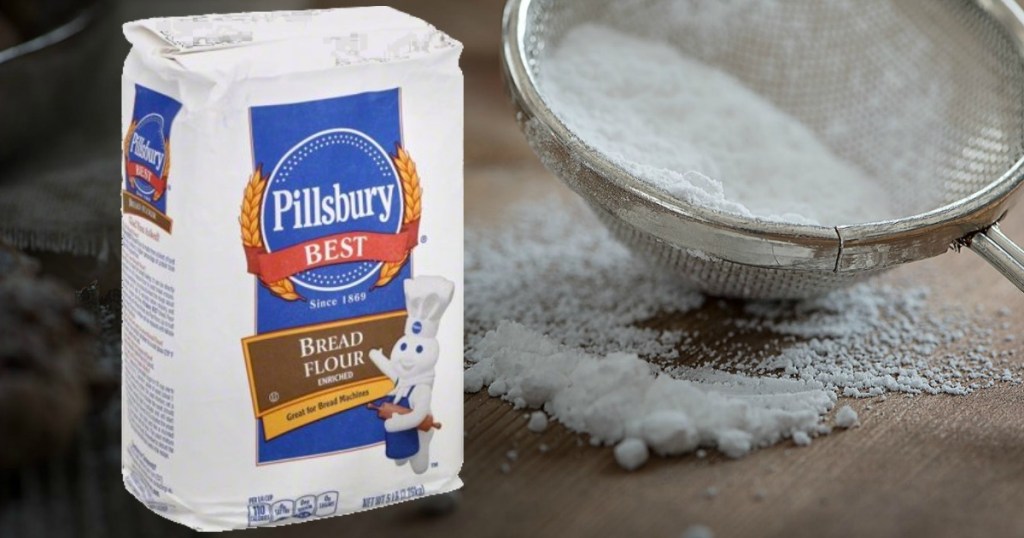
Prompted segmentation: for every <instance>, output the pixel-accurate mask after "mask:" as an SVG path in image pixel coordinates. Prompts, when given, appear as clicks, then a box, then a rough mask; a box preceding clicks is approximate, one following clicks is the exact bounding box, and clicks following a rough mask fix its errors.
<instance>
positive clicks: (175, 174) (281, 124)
mask: <svg viewBox="0 0 1024 538" xmlns="http://www.w3.org/2000/svg"><path fill="white" fill-rule="evenodd" d="M124 30H125V35H126V36H127V38H128V40H129V41H131V43H132V44H133V46H134V47H133V49H132V51H131V53H130V55H129V56H128V60H127V62H126V63H125V68H124V82H123V101H122V117H123V128H124V133H125V137H124V153H123V164H124V166H123V173H124V177H123V181H122V189H123V190H122V202H123V204H122V210H123V216H122V230H123V250H124V266H123V274H124V277H123V278H124V283H123V284H124V326H123V358H124V370H123V374H124V391H123V397H124V410H123V416H122V420H123V425H124V428H123V430H124V433H123V443H122V445H123V446H122V458H123V463H122V465H123V472H124V480H125V485H126V487H127V488H128V490H129V491H130V492H131V493H132V494H134V495H135V496H136V497H137V498H138V499H139V500H140V501H141V502H143V503H145V504H146V505H147V506H148V507H149V508H151V509H152V510H154V511H156V512H157V513H159V514H161V515H163V516H165V517H167V518H168V519H171V520H174V521H177V522H180V523H183V524H186V525H188V526H190V527H194V528H197V529H202V530H222V529H233V528H240V527H255V526H265V525H276V524H286V523H293V522H297V521H302V520H305V519H312V518H318V517H326V516H332V515H338V514H346V513H350V512H356V511H360V510H365V509H369V508H376V507H380V506H384V505H387V504H392V503H396V502H401V501H405V500H409V499H413V498H416V497H421V496H424V495H431V494H436V493H442V492H447V491H451V490H454V489H457V488H459V487H460V486H461V484H462V483H461V481H460V480H459V477H458V472H459V468H460V467H461V465H462V442H463V434H462V432H463V427H462V398H463V396H462V346H463V343H462V342H463V340H462V316H463V309H462V271H463V260H462V248H463V243H462V241H463V223H462V215H463V209H462V198H463V191H462V136H463V135H462V132H463V126H462V110H463V105H462V99H463V96H462V75H461V72H460V71H459V67H458V58H459V54H460V52H461V49H462V47H461V45H460V44H459V43H457V42H455V41H453V40H452V39H450V38H449V37H447V36H446V35H444V34H443V33H441V32H439V31H437V30H436V29H435V28H433V27H431V26H429V25H428V24H426V23H425V22H423V21H421V20H419V19H416V18H413V17H410V16H408V15H405V14H402V13H400V12H397V11H394V10H392V9H388V8H359V9H345V10H326V11H309V12H280V13H248V14H238V15H217V16H203V17H185V18H174V19H153V20H146V21H139V22H133V23H129V24H127V25H125V28H124Z"/></svg>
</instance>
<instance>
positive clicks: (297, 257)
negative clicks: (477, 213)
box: [245, 221, 420, 282]
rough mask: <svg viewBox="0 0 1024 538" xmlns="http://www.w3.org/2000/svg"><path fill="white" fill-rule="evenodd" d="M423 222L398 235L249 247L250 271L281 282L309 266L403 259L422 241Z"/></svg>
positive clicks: (360, 235) (353, 235)
mask: <svg viewBox="0 0 1024 538" xmlns="http://www.w3.org/2000/svg"><path fill="white" fill-rule="evenodd" d="M419 228H420V223H419V221H415V222H412V223H409V224H408V225H406V226H403V227H402V230H401V231H400V232H398V233H397V234H382V233H371V232H348V233H343V234H337V235H329V236H326V237H321V238H318V239H314V240H312V241H306V242H305V243H299V244H298V245H292V246H290V247H287V248H283V249H281V250H278V251H276V252H267V251H266V250H264V249H263V248H246V249H245V257H246V262H247V263H248V266H249V267H248V270H249V272H250V273H252V274H254V275H256V276H258V277H260V279H261V280H263V281H264V282H277V281H279V280H283V279H285V278H288V277H290V276H292V275H294V274H296V273H301V272H303V271H307V270H309V269H315V268H317V267H324V266H327V265H335V264H339V263H351V262H365V261H378V262H400V261H402V259H404V258H405V256H406V255H407V254H408V253H409V251H411V250H412V249H413V247H415V246H416V244H417V243H419V234H420V232H419Z"/></svg>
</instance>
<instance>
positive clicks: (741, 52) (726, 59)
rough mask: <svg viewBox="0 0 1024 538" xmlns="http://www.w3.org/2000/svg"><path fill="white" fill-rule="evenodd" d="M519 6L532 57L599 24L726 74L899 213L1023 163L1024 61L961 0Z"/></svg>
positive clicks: (548, 2) (989, 21)
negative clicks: (526, 16) (874, 187)
mask: <svg viewBox="0 0 1024 538" xmlns="http://www.w3.org/2000/svg"><path fill="white" fill-rule="evenodd" d="M530 11H531V13H530V16H532V17H536V19H535V20H534V22H533V23H532V24H530V25H528V28H530V31H531V35H530V37H529V38H528V41H527V43H529V44H530V45H531V46H532V50H531V51H529V53H530V55H531V57H532V58H534V59H537V60H539V61H543V55H544V54H545V50H549V49H551V48H552V47H553V46H557V43H558V38H559V37H560V36H562V35H564V34H565V31H566V30H567V29H568V28H570V27H572V26H574V25H577V24H580V23H582V22H600V23H603V24H607V25H610V26H613V27H616V28H618V29H620V30H624V31H627V32H630V33H634V34H637V35H643V36H648V37H653V38H660V39H664V40H666V41H668V42H670V43H672V44H673V45H675V46H676V47H677V48H679V49H680V50H681V51H682V52H684V53H685V54H686V55H688V56H691V57H694V58H697V59H699V60H701V61H702V62H704V63H706V64H707V65H710V66H713V67H716V68H719V69H722V70H724V71H726V72H728V73H730V74H731V75H733V76H735V77H737V78H738V79H739V80H741V81H743V83H744V84H745V85H747V86H748V87H749V88H751V89H753V90H755V91H756V92H758V93H759V94H761V95H762V96H764V97H766V98H768V99H769V100H770V101H772V102H773V103H774V104H775V105H776V106H778V107H779V108H781V109H783V110H785V111H786V112H788V113H789V114H791V115H793V116H795V117H796V118H798V119H800V120H801V121H803V122H804V123H805V124H806V125H808V126H810V127H811V128H812V129H813V130H814V131H815V132H816V133H817V134H818V135H819V137H820V138H821V139H822V140H824V141H825V142H826V143H827V144H828V145H829V146H830V147H831V148H832V149H833V150H834V151H835V152H836V154H838V155H840V156H842V157H843V158H845V159H846V160H848V161H850V162H852V163H854V164H856V165H859V166H860V167H861V168H862V169H864V170H865V171H867V172H868V173H869V174H871V175H872V176H874V177H876V178H878V179H879V180H880V181H883V182H884V183H885V184H886V185H887V186H888V188H889V189H891V193H892V195H893V196H894V197H895V199H896V200H897V202H898V204H899V207H900V208H901V209H903V210H904V211H905V212H906V214H907V215H910V214H913V213H919V212H922V211H927V210H930V209H933V208H935V207H938V206H941V205H943V204H946V203H950V202H954V201H956V200H959V199H961V198H963V197H965V196H967V195H969V194H971V193H973V192H975V191H977V190H979V189H980V188H982V187H983V186H985V185H987V184H989V183H991V182H992V181H994V180H996V179H998V178H999V177H1000V176H1001V175H1002V174H1004V173H1005V172H1006V171H1007V170H1008V169H1009V168H1010V167H1011V166H1012V165H1013V164H1014V163H1015V162H1016V161H1017V160H1019V159H1020V158H1021V157H1022V156H1024V63H1022V60H1021V56H1020V54H1019V53H1018V51H1017V49H1016V47H1015V45H1014V43H1013V41H1012V40H1011V39H1010V38H1009V36H1008V35H1007V34H1006V32H1005V30H1004V29H1003V27H1002V26H1001V25H1000V24H999V23H998V22H997V21H995V20H994V19H993V18H992V17H990V16H989V15H988V14H987V13H985V12H984V11H983V10H982V9H980V8H979V7H978V6H977V5H976V4H974V3H973V2H970V1H965V0H881V1H877V0H876V1H868V2H865V1H860V0H834V1H829V2H821V1H819V0H786V1H783V0H774V1H772V0H768V1H754V0H685V1H674V0H646V1H644V0H637V1H625V2H623V1H621V0H620V1H615V0H611V1H608V0H597V1H595V0H587V1H564V0H563V1H557V0H543V1H540V2H539V3H535V4H532V6H531V10H530ZM556 112H557V111H556Z"/></svg>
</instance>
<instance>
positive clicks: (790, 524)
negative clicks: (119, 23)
mask: <svg viewBox="0 0 1024 538" xmlns="http://www.w3.org/2000/svg"><path fill="white" fill-rule="evenodd" d="M325 1H326V2H327V3H337V2H331V1H330V0H325ZM399 4H402V5H401V6H399V7H402V8H409V7H410V6H412V2H405V3H402V2H399ZM406 4H408V5H406ZM456 4H459V5H464V6H465V5H469V4H468V3H467V2H456ZM418 5H420V6H423V5H425V4H424V3H419V4H418ZM482 5H483V6H484V7H483V8H480V9H482V10H484V11H485V12H486V15H487V17H488V18H487V19H486V20H485V22H481V23H480V25H481V26H482V28H483V29H481V28H475V27H473V26H472V25H467V24H465V23H461V24H462V26H460V30H453V31H452V33H454V34H455V35H456V37H460V38H462V39H463V41H466V42H467V45H468V50H467V55H466V57H465V58H464V61H463V68H464V71H465V73H466V95H467V110H466V118H467V121H466V159H467V163H466V165H467V168H466V192H467V197H466V203H467V209H466V215H467V222H468V225H469V226H495V225H498V224H500V219H501V216H502V212H503V211H505V210H506V209H507V208H508V207H510V206H512V205H514V204H515V203H516V202H517V201H521V200H530V199H538V198H540V197H548V196H565V197H571V196H572V194H571V193H568V192H567V191H566V189H565V188H564V187H562V186H561V184H560V183H559V182H558V181H557V180H556V179H555V178H553V177H552V176H551V175H550V174H549V173H548V172H547V171H546V170H545V169H543V168H542V167H541V166H540V164H539V163H538V161H537V159H536V158H535V156H534V155H533V153H532V152H531V151H530V150H529V148H528V147H527V146H526V144H525V142H524V139H523V137H522V135H521V134H520V132H519V131H518V128H517V127H516V125H515V122H514V120H513V113H512V111H511V109H510V107H509V105H508V104H507V100H506V98H505V96H504V94H503V89H502V82H501V79H500V76H499V72H498V66H497V59H496V57H494V55H493V52H494V51H496V43H497V36H496V35H495V32H496V25H497V21H496V17H497V15H498V12H499V11H500V2H496V1H493V0H488V2H484V3H483V4H482ZM430 9H436V8H426V7H423V8H421V9H420V11H423V10H430ZM410 11H416V9H415V8H412V9H410ZM438 17H440V15H438ZM427 18H428V19H429V20H431V21H437V17H431V16H429V14H428V17H427ZM442 18H443V17H442ZM438 24H439V25H440V26H442V28H444V27H445V25H444V24H442V23H440V22H439V23H438ZM460 32H465V34H463V35H460ZM1020 209H1022V210H1021V211H1017V212H1016V214H1015V215H1011V217H1010V218H1009V219H1008V220H1007V221H1006V223H1005V226H1004V228H1005V231H1006V232H1007V233H1008V234H1009V235H1010V236H1011V237H1015V238H1017V239H1019V240H1024V207H1022V208H1020ZM897 272H898V273H899V274H900V275H901V276H903V277H912V278H919V279H920V281H921V282H923V283H927V284H929V285H931V286H932V287H933V289H934V291H935V292H936V293H935V294H936V295H937V296H939V297H940V298H941V299H943V300H948V301H952V302H954V303H955V304H960V305H962V306H963V308H965V309H972V308H976V307H977V306H978V305H981V306H982V307H983V308H986V309H994V308H996V307H998V306H1006V307H1009V308H1010V309H1011V311H1012V313H1013V314H1012V316H1011V317H1009V318H1007V319H1009V320H1010V321H1011V323H1012V324H1013V328H1012V330H1014V331H1016V333H1018V334H1021V333H1022V332H1024V331H1022V330H1024V294H1021V293H1020V292H1018V291H1017V290H1016V289H1015V288H1013V287H1012V286H1011V285H1010V284H1009V283H1008V282H1006V281H1004V280H1003V279H1002V278H1001V277H1000V276H999V275H998V274H997V273H996V272H995V271H994V270H992V269H990V268H989V267H988V266H987V265H986V264H985V263H984V262H983V261H982V260H981V259H980V258H978V257H977V256H974V255H973V254H971V253H969V252H965V253H962V254H953V253H950V254H947V255H944V256H941V257H939V258H937V259H933V260H929V261H926V262H921V263H917V264H913V265H912V266H909V267H905V268H901V269H899V270H898V271H897ZM710 303H711V304H710V305H709V306H707V307H705V308H707V309H710V310H713V309H714V308H716V307H715V306H714V302H713V301H712V302H710ZM709 313H710V314H712V315H711V316H710V317H711V319H714V315H715V314H714V312H710V311H709ZM676 323H678V324H680V325H686V324H693V326H694V328H697V327H696V325H697V324H700V323H709V322H708V321H701V320H699V319H697V316H687V317H686V318H685V319H680V320H676ZM1022 341H1024V340H1022V339H1019V340H1018V341H1017V343H1014V344H1007V343H1004V344H1000V345H1002V346H1004V347H1005V346H1016V347H1017V348H1018V349H1019V348H1021V347H1022V346H1024V344H1021V342H1022ZM1019 351H1024V349H1019ZM684 355H685V354H684ZM681 360H686V357H685V356H684V357H683V358H682V359H681ZM1014 360H1015V361H1016V363H1017V365H1020V364H1022V363H1024V352H1022V353H1018V354H1017V355H1016V357H1015V358H1014ZM843 403H850V404H851V405H852V406H853V407H854V408H855V409H857V410H858V412H859V413H860V418H861V422H862V426H861V427H860V428H857V429H854V430H850V431H840V432H837V433H834V434H832V435H828V436H825V437H822V438H819V439H816V440H815V441H814V443H813V444H812V445H811V446H809V447H806V448H796V447H794V446H793V445H792V444H790V443H788V442H787V443H782V444H780V445H778V446H775V447H772V448H769V449H764V450H760V451H757V452H755V453H753V454H751V455H750V456H748V457H746V458H744V459H741V460H729V459H727V458H723V457H721V456H718V455H716V454H714V453H712V454H711V455H709V456H708V457H707V458H704V459H698V458H696V457H694V456H688V457H681V458H672V459H658V458H654V459H652V461H651V462H650V463H649V464H648V465H647V466H645V467H644V468H642V469H641V470H639V471H637V472H633V473H627V472H625V471H623V470H621V469H620V468H619V467H618V465H616V463H615V462H614V460H613V458H612V454H611V450H610V449H608V448H594V447H590V446H589V445H587V444H586V443H582V444H581V443H580V442H579V439H580V438H579V437H578V436H577V435H575V434H572V433H571V432H567V431H566V430H565V429H564V428H562V427H561V426H560V425H557V424H554V425H552V427H550V428H549V429H548V430H547V431H545V432H544V433H542V434H535V433H532V432H530V431H528V430H527V429H526V427H525V421H524V420H523V417H522V412H519V411H514V410H513V409H512V408H511V407H510V406H509V405H508V404H505V403H503V402H501V401H499V400H496V399H492V398H488V397H487V396H486V394H484V393H481V394H476V395H467V396H466V424H467V426H466V427H467V431H466V461H465V465H464V467H463V471H462V475H461V476H462V478H463V480H464V481H465V482H466V486H465V488H464V489H463V490H462V492H461V496H460V498H459V502H458V504H457V507H456V508H455V509H454V510H452V511H448V512H447V513H443V514H440V515H438V514H427V513H425V510H424V506H425V505H424V504H423V503H422V502H420V503H409V504H405V505H399V506H395V507H389V508H387V509H385V510H376V511H372V512H368V513H363V514H357V515H352V516H346V517H341V518H332V519H328V520H322V521H315V522H310V523H305V524H302V525H293V526H289V527H280V528H273V529H260V530H256V531H246V532H248V533H250V534H246V535H243V536H255V537H257V538H259V537H265V538H273V537H296V538H298V537H307V536H342V535H344V536H367V537H369V536H373V537H378V536H401V535H414V536H417V537H422V538H425V537H433V536H437V537H445V538H448V537H452V536H463V535H466V536H469V535H472V536H510V537H511V536H633V535H641V533H642V534H643V535H649V536H681V535H682V533H683V531H684V530H685V529H686V528H687V527H688V526H690V525H692V524H703V525H707V526H708V527H710V528H711V529H712V530H713V531H714V533H715V536H717V537H719V538H721V537H731V536H815V537H821V536H873V537H888V536H926V535H934V536H1024V386H1020V385H1017V386H1013V385H1007V384H1000V385H998V386H997V387H995V388H992V389H987V390H982V391H979V392H977V393H975V394H972V395H970V396H966V397H952V396H916V397H910V396H902V395H896V396H890V397H889V398H888V399H887V400H885V401H878V400H877V399H869V400H853V401H849V402H845V401H844V402H843ZM869 404H870V405H871V407H872V408H871V409H870V410H868V409H866V406H867V405H869ZM113 435H114V434H111V436H110V437H109V439H107V440H106V441H104V440H96V439H93V440H92V441H90V443H91V444H92V445H94V446H92V448H89V450H97V451H101V450H103V448H102V446H101V445H102V444H103V443H107V444H109V443H110V442H116V437H114V436H113ZM0 442H2V440H0ZM542 443H543V444H546V445H548V446H549V447H550V450H549V451H547V452H546V453H541V452H540V450H539V448H538V447H539V445H540V444H542ZM510 449H515V450H516V451H517V452H518V454H519V457H518V459H517V460H516V461H515V462H512V463H511V470H510V472H507V473H505V472H503V471H502V468H501V466H502V464H503V463H506V462H508V460H507V458H506V453H507V452H508V451H509V450H510ZM107 450H111V448H110V447H108V448H107ZM112 450H114V451H116V448H113V449H112ZM112 453H114V452H112ZM89 461H92V460H89ZM84 469H85V471H84V472H88V473H90V474H89V476H91V477H92V478H91V479H90V480H94V481H95V485H94V486H90V487H94V488H95V489H97V490H100V489H101V490H102V493H101V494H102V495H104V496H106V497H105V499H104V500H103V501H98V500H96V499H91V500H90V502H91V503H92V504H90V505H89V506H101V505H102V506H105V507H104V508H102V509H101V510H100V512H99V515H96V514H92V515H88V516H85V515H83V516H67V517H69V518H72V519H74V520H75V521H84V522H85V523H84V524H87V525H101V526H102V527H98V528H106V529H110V531H111V532H109V533H107V532H101V531H98V530H96V528H93V529H92V530H84V531H82V530H81V529H79V528H78V527H77V526H76V525H77V524H71V523H67V524H62V525H61V528H62V529H65V531H62V532H52V533H51V532H47V533H39V534H37V535H39V536H42V535H44V534H45V535H47V536H49V535H55V536H56V535H60V536H71V535H74V536H78V535H87V536H107V535H123V536H133V537H134V536H190V535H192V533H191V532H190V531H187V530H185V529H183V528H182V527H179V526H176V525H173V524H171V523H169V522H166V521H164V520H162V519H160V518H159V517H157V516H156V515H153V514H151V513H150V512H148V511H147V510H145V509H144V508H142V507H141V506H140V505H139V504H138V503H136V502H134V500H132V499H130V498H128V496H127V494H126V493H124V491H123V490H122V489H121V487H120V477H119V475H118V469H117V462H116V458H113V459H111V458H110V457H107V458H105V459H101V460H100V463H97V464H95V465H93V464H89V465H86V466H84ZM75 472H78V473H81V472H83V471H82V470H81V469H78V470H77V471H75ZM709 488H713V489H714V490H716V491H717V494H716V495H713V496H711V495H708V494H707V492H708V490H709ZM0 489H2V488H0ZM87 489H88V488H86V487H84V486H83V488H82V490H81V491H86V490H87ZM0 498H2V496H0ZM17 502H20V503H22V504H15V505H9V506H6V507H4V506H0V538H14V536H10V537H9V536H6V535H4V533H3V531H2V529H4V528H14V529H30V528H42V527H45V523H46V522H45V521H42V522H34V523H33V521H32V518H35V517H43V518H45V517H46V516H45V505H38V506H36V505H31V506H30V504H31V503H30V502H28V501H17ZM68 502H69V503H77V504H75V506H79V505H81V504H82V503H83V502H84V500H83V499H81V498H79V497H78V496H77V495H75V494H73V493H72V494H71V495H70V497H69V500H68ZM33 506H36V508H33ZM40 507H42V508H40ZM5 509H6V510H8V512H7V515H8V516H9V519H8V521H14V523H9V526H8V527H4V525H3V517H2V516H4V510H5ZM71 510H72V511H76V513H78V512H80V513H82V514H89V512H88V509H87V508H74V509H71ZM65 511H67V510H65ZM12 514H13V515H12ZM33 514H35V515H33ZM39 514H43V515H42V516H39ZM11 517H13V518H14V519H13V520H12V519H10V518H11ZM126 529H132V530H131V531H130V532H129V531H128V530H126ZM79 531H81V532H79ZM18 538H20V537H18Z"/></svg>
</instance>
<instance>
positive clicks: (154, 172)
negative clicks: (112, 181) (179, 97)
mask: <svg viewBox="0 0 1024 538" xmlns="http://www.w3.org/2000/svg"><path fill="white" fill-rule="evenodd" d="M180 110H181V103H179V102H178V101H175V100H174V99H172V98H170V97H168V96H166V95H163V94H161V93H157V92H154V91H153V90H150V89H148V88H145V87H143V86H136V87H135V109H134V112H133V114H132V123H131V125H130V126H129V128H128V133H127V134H126V136H125V141H124V165H125V190H127V191H128V192H129V193H131V194H133V195H135V196H137V197H139V198H141V199H142V200H144V201H146V202H148V203H149V204H151V205H153V206H155V207H156V208H157V209H158V210H159V211H161V212H165V211H166V201H165V198H164V195H165V194H166V192H167V189H168V177H169V175H170V169H171V149H170V137H171V126H172V123H173V122H174V119H175V117H176V116H177V114H178V112H179V111H180Z"/></svg>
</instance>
